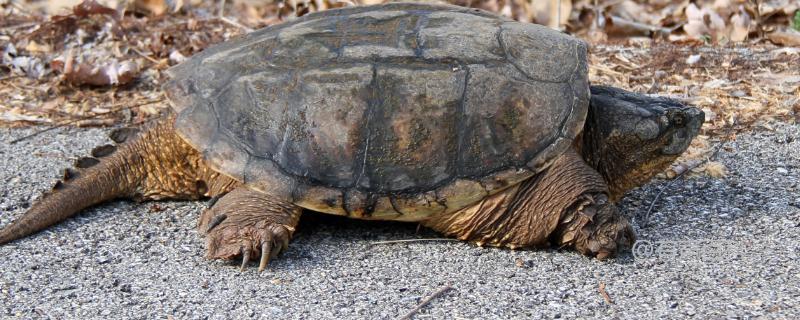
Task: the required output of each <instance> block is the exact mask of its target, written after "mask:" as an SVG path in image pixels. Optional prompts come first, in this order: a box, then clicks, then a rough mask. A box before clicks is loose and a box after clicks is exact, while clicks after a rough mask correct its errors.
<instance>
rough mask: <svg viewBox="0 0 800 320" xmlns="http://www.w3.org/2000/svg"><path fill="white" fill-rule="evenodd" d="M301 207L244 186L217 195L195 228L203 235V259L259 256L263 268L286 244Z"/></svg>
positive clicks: (298, 217) (246, 259)
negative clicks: (204, 240) (220, 196)
mask: <svg viewBox="0 0 800 320" xmlns="http://www.w3.org/2000/svg"><path fill="white" fill-rule="evenodd" d="M301 212H302V209H301V208H300V207H298V206H296V205H294V204H291V203H286V202H282V201H278V200H276V199H275V198H274V197H271V196H269V195H268V194H264V193H261V192H258V191H253V190H250V189H248V188H247V187H244V186H242V187H239V188H236V189H234V190H233V191H231V192H230V193H228V194H226V195H224V196H223V197H222V198H220V199H219V200H218V201H217V202H216V203H215V204H214V205H213V206H212V207H211V208H210V209H208V210H206V211H205V212H203V215H202V216H200V223H199V224H198V227H197V228H198V231H199V232H200V233H201V234H206V258H209V259H225V260H231V259H234V258H236V257H238V256H242V257H243V259H242V270H244V268H245V266H246V265H247V263H248V262H249V261H250V258H254V259H255V258H258V257H261V263H259V267H258V270H259V271H263V270H264V268H265V267H266V266H267V263H269V260H270V259H271V258H274V257H275V256H276V255H278V253H280V252H282V251H284V250H286V249H287V248H288V247H289V239H291V237H292V234H294V230H295V227H296V226H297V222H298V221H299V220H300V213H301Z"/></svg>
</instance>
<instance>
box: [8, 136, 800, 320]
mask: <svg viewBox="0 0 800 320" xmlns="http://www.w3.org/2000/svg"><path fill="white" fill-rule="evenodd" d="M106 131H107V130H100V129H91V130H85V129H63V130H59V131H54V132H49V133H46V134H42V135H39V136H37V137H35V138H33V139H29V140H26V141H24V142H22V143H18V144H14V145H8V144H7V143H2V144H0V154H2V155H1V156H0V165H2V168H3V169H4V170H2V172H0V182H2V186H0V190H2V200H1V201H2V203H0V225H6V224H8V223H9V222H10V221H11V220H12V219H14V218H15V217H16V216H18V215H20V214H22V213H23V211H24V210H25V208H27V207H28V206H29V205H30V203H31V201H33V200H34V199H35V198H36V197H38V195H39V193H40V192H41V191H42V190H44V189H46V188H47V187H48V186H49V185H50V184H51V183H52V181H53V179H54V178H55V177H56V173H57V171H58V170H59V169H60V168H63V167H65V166H67V165H68V163H69V162H70V160H71V159H74V158H75V157H78V156H80V155H83V154H86V153H87V152H88V150H89V149H90V148H91V147H92V146H95V145H97V144H100V143H103V142H104V141H105V140H106V138H105V132H106ZM30 132H31V130H30V129H2V130H0V140H2V141H8V140H10V139H12V138H16V137H21V136H23V135H25V134H28V133H30ZM798 149H800V126H799V125H778V126H777V127H776V129H775V130H774V131H764V132H758V133H754V134H746V135H740V136H739V137H738V140H737V141H735V142H730V143H728V144H727V145H726V148H723V149H722V150H721V151H720V153H719V154H718V156H717V160H718V161H721V162H722V163H724V164H725V165H726V166H727V167H728V169H729V175H728V177H727V178H726V179H722V180H719V179H711V178H689V179H685V180H679V181H676V182H674V183H672V184H670V183H667V182H665V181H656V182H653V183H651V184H649V185H647V186H645V187H644V188H641V189H639V190H636V191H634V192H631V194H629V195H628V196H627V197H626V198H625V199H624V201H623V203H622V208H623V210H624V211H625V212H626V213H627V214H629V215H632V216H634V217H633V221H634V225H635V227H636V229H637V232H638V235H639V237H640V240H641V241H643V242H640V243H639V245H638V246H637V251H636V252H637V255H636V258H634V256H633V254H631V253H626V254H624V255H622V256H621V257H620V258H618V259H615V260H611V261H607V262H598V261H595V260H591V259H587V258H585V257H583V256H580V255H578V254H576V253H574V252H560V251H557V250H548V251H511V250H502V249H490V248H478V247H476V246H474V245H471V244H467V243H461V242H449V241H440V242H419V243H400V244H377V245H372V244H371V243H372V242H374V241H382V240H397V239H412V238H430V237H436V234H435V233H433V232H431V231H429V230H425V229H422V230H419V231H417V228H416V225H414V224H401V223H386V222H365V221H355V220H346V219H339V218H336V217H329V216H322V215H314V214H307V215H306V216H304V218H303V219H302V221H301V225H300V229H299V230H298V232H297V233H296V237H295V239H294V241H293V244H292V245H291V246H290V249H289V250H288V252H286V253H285V254H284V255H282V256H281V257H280V258H279V259H277V260H275V261H274V262H273V263H272V264H271V267H270V268H269V270H268V271H265V272H264V273H261V274H259V273H257V272H256V270H255V265H252V266H251V267H252V268H251V269H249V270H247V271H246V272H244V273H242V272H239V270H238V268H237V267H235V266H234V264H232V263H226V262H219V261H213V262H211V261H206V260H204V258H203V250H204V249H203V247H204V244H203V240H202V239H201V238H200V237H199V236H198V234H197V233H196V232H195V229H194V227H195V224H196V220H197V217H198V214H199V212H200V211H201V210H202V209H203V207H204V205H205V204H204V203H199V202H160V203H158V204H153V203H147V204H136V203H132V202H124V201H118V202H113V203H110V204H107V205H103V206H100V207H97V208H95V209H92V210H88V211H86V212H84V213H83V214H81V215H78V216H77V217H75V218H72V219H70V220H68V221H66V222H65V223H62V224H60V225H59V226H57V227H54V228H51V229H49V230H48V231H46V232H43V233H40V234H38V235H36V236H33V237H29V238H27V239H24V240H22V241H17V242H15V243H12V244H9V245H5V246H2V247H0V270H2V273H1V274H0V318H25V319H28V318H58V319H66V318H80V319H88V318H142V319H154V318H162V319H163V318H168V317H170V316H172V317H174V318H175V319H194V318H211V319H222V318H266V319H271V318H278V317H280V318H306V319H316V318H328V319H330V318H337V319H363V318H395V317H397V316H399V315H402V314H404V313H406V312H408V311H409V310H411V309H412V308H413V307H414V306H415V305H416V304H417V303H418V302H419V301H420V300H422V299H424V298H425V297H426V296H428V295H430V294H432V293H433V292H435V291H436V290H438V289H439V288H441V287H443V286H445V285H450V286H452V288H453V289H452V290H450V291H448V292H446V293H444V294H443V295H441V296H438V297H436V298H435V299H434V300H433V301H432V302H431V303H430V304H429V305H427V306H426V307H424V308H423V309H422V310H421V311H420V312H419V313H418V314H417V317H416V318H417V319H430V318H433V319H442V318H451V319H464V318H467V319H469V318H481V319H495V318H500V319H512V318H521V319H529V318H557V317H562V318H574V317H619V318H641V317H647V318H651V317H660V318H674V317H676V316H678V317H683V316H694V317H699V318H723V317H734V318H739V317H746V318H747V317H760V316H764V317H768V318H787V319H792V318H794V319H797V318H798V317H800V302H799V301H798V297H800V272H798V271H800V270H799V268H800V263H798V259H799V258H800V257H799V256H800V245H798V243H800V191H798V190H800V183H799V182H800V152H798V151H797V150H798ZM662 189H663V190H665V191H664V193H663V195H662V198H661V200H660V201H659V202H658V203H657V204H656V205H655V207H654V210H653V213H652V217H651V219H650V223H649V225H648V226H647V227H643V222H642V221H643V219H642V218H641V217H642V216H643V215H644V213H645V212H646V211H647V208H648V206H649V205H650V202H651V200H652V199H653V198H654V197H655V195H656V194H657V193H658V192H659V191H660V190H662ZM644 241H647V242H644ZM654 248H657V249H660V250H655V251H648V249H654ZM671 248H672V249H676V251H672V250H671ZM671 252H672V253H675V254H677V255H678V256H677V257H674V256H671V255H670V253H671ZM601 288H603V289H601ZM602 292H605V297H604V294H603V293H602Z"/></svg>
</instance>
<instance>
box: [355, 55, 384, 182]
mask: <svg viewBox="0 0 800 320" xmlns="http://www.w3.org/2000/svg"><path fill="white" fill-rule="evenodd" d="M371 66H372V79H370V83H369V95H370V97H369V100H368V101H367V108H366V110H364V113H365V115H364V117H363V119H364V122H363V124H362V126H361V132H362V134H363V135H364V138H363V139H364V140H363V141H362V145H363V147H360V148H358V150H363V151H359V152H358V153H357V154H356V155H355V157H354V160H355V162H356V163H355V165H354V166H353V169H354V170H353V173H356V172H358V173H357V175H356V176H355V177H354V179H353V185H352V188H358V185H359V183H361V178H362V177H363V176H364V174H365V173H366V168H367V157H368V156H369V146H370V136H371V135H370V127H371V126H370V123H371V122H372V121H371V120H372V115H373V113H374V110H375V108H376V105H377V104H378V66H377V65H376V64H374V63H373V64H371Z"/></svg>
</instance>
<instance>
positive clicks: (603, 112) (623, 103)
mask: <svg viewBox="0 0 800 320" xmlns="http://www.w3.org/2000/svg"><path fill="white" fill-rule="evenodd" d="M591 93H592V97H591V104H590V107H589V114H588V116H587V119H586V125H585V127H584V133H583V139H582V141H581V142H582V144H581V152H582V154H583V157H584V159H586V161H587V162H588V163H589V164H590V165H591V166H592V167H594V168H595V169H597V170H598V171H599V172H600V174H602V175H603V177H604V178H605V180H606V182H607V183H608V186H609V190H610V192H611V199H612V200H613V201H616V200H617V199H619V198H620V197H621V196H622V195H623V194H624V193H625V192H627V191H628V190H630V189H632V188H635V187H638V186H640V185H642V184H644V183H645V182H647V181H648V180H650V178H652V177H653V176H654V175H656V174H657V173H659V172H662V171H663V170H665V169H666V168H667V167H668V166H669V165H670V164H671V163H672V162H673V161H675V159H676V158H677V157H678V156H679V155H680V154H681V153H683V152H684V151H686V149H687V148H688V147H689V144H690V143H691V141H692V139H694V137H695V136H697V134H698V132H699V131H700V127H701V126H702V124H703V121H704V119H705V115H704V114H703V111H701V110H700V109H698V108H694V107H690V106H686V105H684V104H682V103H680V102H678V101H676V100H672V99H667V98H663V97H650V96H646V95H641V94H636V93H633V92H628V91H625V90H622V89H617V88H612V87H603V86H592V87H591Z"/></svg>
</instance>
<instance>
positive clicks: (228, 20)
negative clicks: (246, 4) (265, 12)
mask: <svg viewBox="0 0 800 320" xmlns="http://www.w3.org/2000/svg"><path fill="white" fill-rule="evenodd" d="M219 20H220V21H222V22H224V23H227V24H229V25H232V26H234V27H237V28H239V29H242V30H244V32H245V33H250V32H253V29H252V28H249V27H247V26H245V25H243V24H241V23H238V22H236V21H234V20H232V19H230V18H227V17H219Z"/></svg>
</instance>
